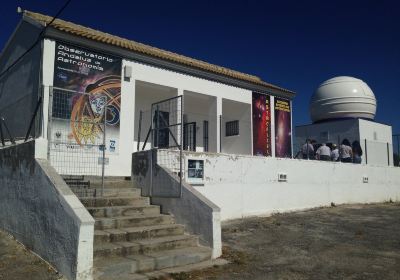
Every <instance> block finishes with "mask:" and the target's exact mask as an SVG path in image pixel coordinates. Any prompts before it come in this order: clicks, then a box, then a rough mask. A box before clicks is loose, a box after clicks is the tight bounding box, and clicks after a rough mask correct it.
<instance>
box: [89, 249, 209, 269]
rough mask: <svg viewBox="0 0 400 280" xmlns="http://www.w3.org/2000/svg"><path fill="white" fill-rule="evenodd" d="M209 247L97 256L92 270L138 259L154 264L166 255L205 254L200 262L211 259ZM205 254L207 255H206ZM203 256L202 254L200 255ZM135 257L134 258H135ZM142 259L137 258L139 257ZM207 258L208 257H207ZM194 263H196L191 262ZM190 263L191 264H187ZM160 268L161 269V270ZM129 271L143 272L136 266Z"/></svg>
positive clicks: (133, 263) (135, 262) (132, 263)
mask: <svg viewBox="0 0 400 280" xmlns="http://www.w3.org/2000/svg"><path fill="white" fill-rule="evenodd" d="M211 251H212V250H211V249H210V248H207V247H203V246H197V247H185V248H180V249H172V250H165V251H159V252H153V253H145V254H136V255H127V256H124V257H122V256H119V257H113V258H112V259H110V258H105V257H99V258H95V259H94V261H93V268H94V270H96V271H98V272H101V271H102V268H103V270H105V269H104V268H106V269H107V268H108V267H112V266H116V265H125V266H126V265H128V266H129V265H130V264H131V265H137V262H140V261H143V260H144V261H154V262H155V264H156V263H157V262H159V261H162V260H163V259H165V258H167V257H173V258H174V259H179V258H180V257H184V256H188V255H189V256H190V255H191V256H200V255H204V254H205V259H203V260H201V261H200V262H204V261H211V254H212V253H211ZM207 254H208V255H209V256H207ZM202 257H204V256H202ZM135 258H136V259H135ZM141 258H143V259H142V260H138V259H141ZM208 258H209V259H208ZM192 264H196V263H192ZM187 265H191V264H187ZM184 266H186V265H183V266H170V267H169V268H174V267H184ZM163 269H168V268H163ZM163 269H162V270H163ZM153 271H155V270H151V271H149V272H153ZM130 272H131V273H144V272H140V269H139V268H138V267H136V268H135V269H131V271H130Z"/></svg>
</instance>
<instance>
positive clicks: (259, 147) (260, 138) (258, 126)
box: [252, 92, 271, 156]
mask: <svg viewBox="0 0 400 280" xmlns="http://www.w3.org/2000/svg"><path fill="white" fill-rule="evenodd" d="M252 98H253V100H252V107H253V108H252V112H253V155H255V156H271V109H270V96H268V95H265V94H260V93H257V92H253V96H252Z"/></svg>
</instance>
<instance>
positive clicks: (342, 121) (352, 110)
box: [295, 76, 393, 165]
mask: <svg viewBox="0 0 400 280" xmlns="http://www.w3.org/2000/svg"><path fill="white" fill-rule="evenodd" d="M376 107H377V102H376V98H375V95H374V93H373V92H372V90H371V88H370V87H369V86H368V85H367V84H366V83H365V82H364V81H362V80H360V79H357V78H353V77H347V76H341V77H335V78H332V79H329V80H327V81H325V82H323V83H322V84H321V85H319V87H318V88H317V89H316V91H315V92H314V94H313V96H312V97H311V100H310V117H311V120H312V124H308V125H301V126H297V127H296V128H295V135H296V136H295V139H296V141H295V142H296V143H297V145H298V147H297V149H299V147H301V145H302V144H303V143H305V141H306V139H311V140H315V141H316V142H317V143H332V144H340V143H341V142H342V141H343V139H348V140H349V141H350V143H352V142H353V141H359V142H360V144H361V147H362V149H363V151H364V156H363V157H362V163H364V164H366V163H368V164H372V165H393V148H392V127H391V126H389V125H385V124H381V123H377V122H375V121H374V118H375V114H376ZM295 151H296V150H295Z"/></svg>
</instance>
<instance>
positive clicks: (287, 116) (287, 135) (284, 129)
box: [274, 97, 292, 158]
mask: <svg viewBox="0 0 400 280" xmlns="http://www.w3.org/2000/svg"><path fill="white" fill-rule="evenodd" d="M274 108H275V156H276V157H281V158H284V157H291V156H292V122H291V108H290V101H289V100H285V99H280V98H276V97H275V106H274Z"/></svg>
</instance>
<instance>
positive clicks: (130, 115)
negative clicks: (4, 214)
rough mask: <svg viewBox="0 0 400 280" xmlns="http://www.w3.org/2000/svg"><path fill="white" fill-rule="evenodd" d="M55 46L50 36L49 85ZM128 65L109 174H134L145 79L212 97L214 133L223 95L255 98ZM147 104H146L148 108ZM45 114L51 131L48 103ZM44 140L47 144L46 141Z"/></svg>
mask: <svg viewBox="0 0 400 280" xmlns="http://www.w3.org/2000/svg"><path fill="white" fill-rule="evenodd" d="M54 48H55V44H54V41H52V40H48V39H46V40H45V47H44V58H43V64H44V67H43V83H44V85H45V86H46V87H47V88H49V87H50V86H52V85H53V75H54ZM125 66H130V67H132V77H131V78H130V79H124V78H122V83H121V112H120V113H121V115H120V138H119V143H118V149H119V152H118V153H115V154H111V153H107V154H106V157H108V158H109V164H108V165H107V166H106V169H105V174H106V175H108V176H130V173H131V154H132V152H134V151H136V149H137V140H135V138H137V129H135V127H137V122H138V114H139V113H138V110H137V109H138V108H139V107H141V106H140V104H138V105H137V106H136V105H135V102H138V100H139V101H140V98H139V99H137V98H136V95H135V93H136V91H137V90H138V91H139V89H137V86H136V83H142V82H145V83H150V84H154V85H160V86H164V87H169V88H172V89H174V90H176V94H179V93H181V94H182V93H183V92H184V91H190V92H195V93H198V94H203V95H208V96H210V97H212V98H213V102H212V104H210V106H209V108H208V112H204V113H205V114H209V115H212V116H213V117H212V118H215V119H210V120H209V129H210V136H211V135H212V133H213V132H212V131H216V132H217V131H219V119H218V116H219V115H220V114H222V98H225V99H229V100H235V101H238V102H243V103H247V104H251V101H252V100H251V91H249V90H245V89H241V88H237V87H233V86H229V85H225V84H221V83H218V82H213V81H209V80H205V79H201V78H196V77H193V76H188V75H185V74H181V73H177V72H173V71H169V70H165V69H161V68H157V67H153V66H149V65H145V64H141V63H137V62H134V61H128V60H125V59H123V61H122V69H124V67H125ZM122 77H123V73H122ZM174 94H175V93H174ZM48 95H49V93H48V90H47V91H46V95H45V104H48V98H49V97H48ZM147 103H148V102H147ZM147 103H146V104H145V105H146V106H145V107H147V105H148V104H147ZM143 109H145V108H143ZM43 115H44V117H45V118H44V124H45V131H47V121H48V120H47V115H48V108H47V107H46V106H44V110H43ZM146 129H148V128H145V127H142V132H143V133H142V139H144V137H146V133H147V131H146ZM44 136H45V137H47V135H46V133H44ZM213 137H215V138H216V140H215V141H211V139H210V143H209V148H210V150H212V151H219V144H218V143H219V135H215V134H214V135H213ZM201 141H202V139H201ZM201 141H200V142H201ZM43 143H44V144H46V143H45V142H43ZM43 150H44V149H43Z"/></svg>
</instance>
